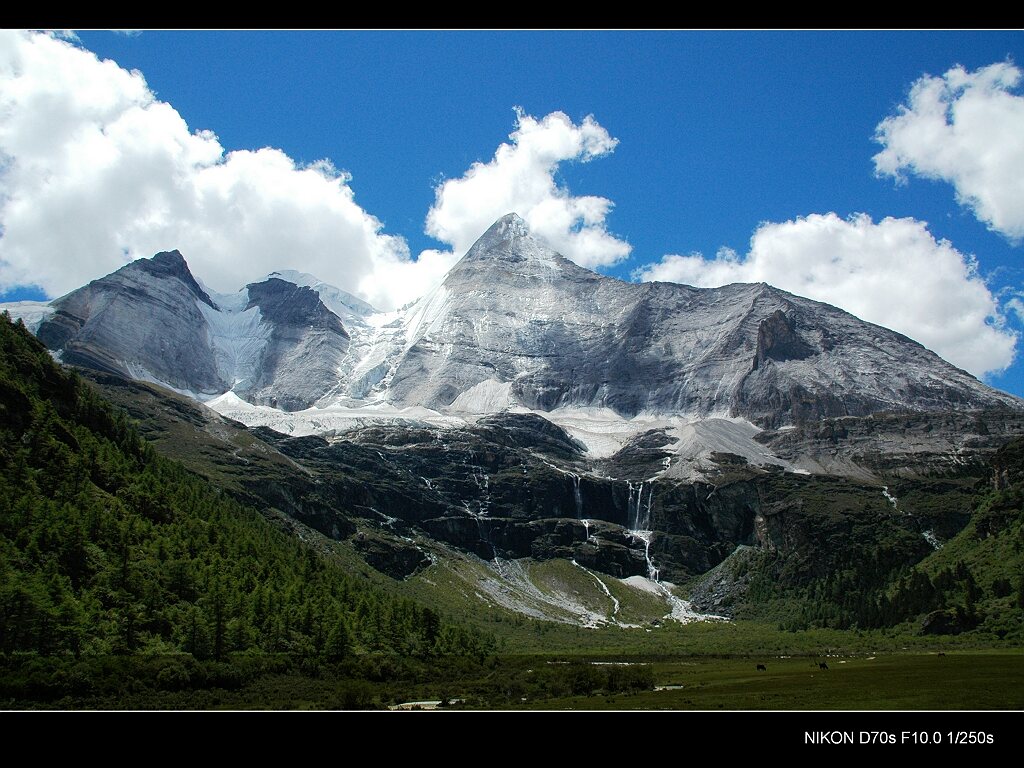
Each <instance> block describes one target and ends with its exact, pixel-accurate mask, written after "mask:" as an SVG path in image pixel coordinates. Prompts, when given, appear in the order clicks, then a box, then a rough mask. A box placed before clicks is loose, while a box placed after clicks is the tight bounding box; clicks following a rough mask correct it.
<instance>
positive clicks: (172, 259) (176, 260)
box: [150, 248, 188, 269]
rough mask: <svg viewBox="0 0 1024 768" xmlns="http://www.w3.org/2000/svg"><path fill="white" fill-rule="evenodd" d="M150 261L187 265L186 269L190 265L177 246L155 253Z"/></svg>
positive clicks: (170, 264) (177, 265)
mask: <svg viewBox="0 0 1024 768" xmlns="http://www.w3.org/2000/svg"><path fill="white" fill-rule="evenodd" d="M150 261H153V262H156V263H157V264H167V265H168V266H176V267H185V269H188V265H187V264H186V263H185V257H184V256H182V255H181V251H179V250H178V249H177V248H175V249H174V250H173V251H160V253H158V254H156V255H154V256H153V258H152V259H150Z"/></svg>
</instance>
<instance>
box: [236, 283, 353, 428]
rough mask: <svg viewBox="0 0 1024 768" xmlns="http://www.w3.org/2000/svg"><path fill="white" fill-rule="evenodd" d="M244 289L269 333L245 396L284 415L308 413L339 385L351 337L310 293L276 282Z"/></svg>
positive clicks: (258, 284) (339, 321)
mask: <svg viewBox="0 0 1024 768" xmlns="http://www.w3.org/2000/svg"><path fill="white" fill-rule="evenodd" d="M246 288H247V291H248V294H249V302H248V304H247V305H246V310H249V309H252V308H253V307H256V308H258V309H259V312H260V318H261V322H262V323H265V324H267V325H269V326H270V328H271V331H270V336H269V339H268V341H267V344H266V346H265V347H264V349H263V355H262V358H261V359H260V361H259V364H258V366H257V368H256V375H255V377H254V379H253V380H252V381H251V383H249V384H248V385H247V386H246V387H245V388H243V389H242V390H241V394H243V395H245V396H246V397H247V398H248V399H249V400H251V401H252V402H253V403H256V404H259V405H269V406H271V407H272V408H280V409H281V410H283V411H296V410H301V409H303V408H308V407H309V406H311V405H313V403H315V402H316V401H317V400H319V399H320V398H321V397H322V396H323V395H324V393H325V392H326V391H328V390H329V389H330V388H331V387H333V386H334V385H335V383H336V381H337V370H338V366H339V364H340V363H341V360H342V359H343V358H344V356H345V353H346V352H347V351H348V349H349V343H350V342H349V335H348V332H347V331H346V330H345V327H344V326H343V325H342V323H341V320H340V319H339V318H338V316H337V315H335V314H334V313H333V312H331V311H330V310H329V309H328V308H327V307H326V306H325V305H324V303H323V302H322V301H321V300H320V296H319V294H317V292H316V291H314V290H313V289H311V288H307V287H305V286H298V285H294V284H292V283H289V282H286V281H284V280H281V279H279V278H276V277H272V278H270V279H268V280H265V281H263V282H262V283H252V284H250V285H248V286H247V287H246Z"/></svg>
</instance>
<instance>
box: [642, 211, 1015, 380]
mask: <svg viewBox="0 0 1024 768" xmlns="http://www.w3.org/2000/svg"><path fill="white" fill-rule="evenodd" d="M635 277H637V278H639V279H641V280H645V281H650V280H663V281H669V282H677V283H685V284H688V285H695V286H701V287H714V286H720V285H726V284H728V283H737V282H766V283H769V284H771V285H775V286H777V287H779V288H782V289H783V290H786V291H789V292H791V293H795V294H798V295H801V296H807V297H809V298H812V299H816V300H818V301H824V302H827V303H829V304H833V305H835V306H837V307H840V308H842V309H845V310H846V311H848V312H851V313H853V314H854V315H857V316H858V317H860V318H862V319H864V320H867V321H869V322H872V323H877V324H878V325H883V326H885V327H887V328H891V329H893V330H895V331H899V332H900V333H903V334H905V335H907V336H910V337H911V338H913V339H915V340H917V341H919V342H921V343H922V344H924V345H925V346H926V347H928V348H929V349H932V350H933V351H935V352H936V353H938V354H939V355H941V356H942V357H944V358H945V359H947V360H949V361H950V362H951V363H953V364H955V365H957V366H960V367H961V368H964V369H966V370H968V371H970V372H972V373H974V374H975V375H978V376H980V375H983V374H985V373H990V372H997V371H1001V370H1004V369H1005V368H1006V367H1007V366H1009V365H1010V363H1012V362H1013V358H1014V351H1015V348H1016V344H1017V335H1016V334H1015V333H1014V332H1012V331H1011V330H1009V329H1008V328H1006V327H1005V325H1004V322H1003V321H1004V318H1003V315H1002V313H1001V311H1000V308H999V304H998V302H997V300H996V298H995V297H994V296H993V295H992V292H991V291H990V290H989V288H988V286H987V285H986V284H985V282H984V280H982V278H981V277H980V276H979V275H978V273H977V268H976V264H975V262H974V260H973V259H972V258H970V257H968V256H965V255H964V254H962V253H960V252H959V251H958V250H956V248H954V247H953V246H952V245H951V244H950V243H949V242H948V241H946V240H939V241H936V239H935V238H934V237H933V236H932V234H931V233H930V232H929V231H928V228H927V225H926V224H925V223H924V222H922V221H918V220H916V219H909V218H907V219H894V218H885V219H882V220H881V221H879V222H878V223H874V222H873V221H872V220H871V218H870V217H869V216H866V215H863V214H860V215H855V216H852V217H851V218H849V219H842V218H840V217H839V216H837V215H836V214H835V213H828V214H813V215H811V216H807V217H806V218H798V219H796V220H794V221H787V222H783V223H766V224H762V225H761V226H760V227H759V228H758V229H757V231H756V232H755V233H754V235H753V237H752V238H751V241H750V251H749V252H748V253H747V254H746V255H745V256H740V255H738V254H737V253H735V252H734V251H731V250H728V249H723V250H721V251H719V253H718V254H717V255H716V256H715V258H712V259H707V258H704V257H703V256H701V255H699V254H695V255H691V256H680V255H668V256H665V257H663V258H662V260H661V261H660V262H657V263H655V264H651V265H649V266H647V267H644V268H641V269H640V270H638V271H637V272H636V273H635Z"/></svg>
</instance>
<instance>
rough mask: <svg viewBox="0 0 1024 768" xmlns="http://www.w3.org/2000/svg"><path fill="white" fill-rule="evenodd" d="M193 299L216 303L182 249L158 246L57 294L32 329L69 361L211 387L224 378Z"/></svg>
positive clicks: (213, 389)
mask: <svg viewBox="0 0 1024 768" xmlns="http://www.w3.org/2000/svg"><path fill="white" fill-rule="evenodd" d="M197 303H202V304H205V305H206V306H208V307H210V308H211V309H216V307H215V305H214V304H213V302H212V300H211V299H210V297H209V296H208V295H207V293H206V292H205V291H204V290H203V289H202V288H201V287H200V286H199V284H198V283H197V282H196V281H195V278H193V277H192V275H191V273H189V271H188V267H187V265H186V264H185V260H184V259H183V258H182V256H181V254H180V253H178V252H177V251H170V252H166V253H158V254H157V255H156V256H154V257H153V258H152V259H140V260H139V261H133V262H132V263H131V264H127V265H126V266H124V267H122V268H121V269H119V270H117V271H116V272H114V273H112V274H110V275H107V276H106V277H104V278H101V279H99V280H94V281H93V282H91V283H89V284H88V285H87V286H85V287H83V288H80V289H78V290H77V291H72V292H71V293H69V294H68V295H66V296H64V297H62V298H59V299H56V300H55V301H53V302H52V306H53V308H54V310H55V311H54V313H53V314H52V315H51V316H50V317H48V318H46V319H45V320H43V322H42V323H41V324H40V326H39V328H38V330H37V331H36V334H37V335H38V337H39V339H40V340H41V341H42V342H43V343H44V344H46V345H47V346H48V347H49V348H50V349H52V350H55V351H59V352H60V353H61V359H62V360H63V361H64V362H66V363H69V364H72V365H81V366H84V367H87V368H93V369H96V370H100V371H108V372H112V373H120V374H122V375H126V376H130V377H134V378H142V379H147V378H148V379H152V380H159V381H162V382H166V383H168V384H170V385H171V386H174V387H177V388H179V389H187V390H191V391H193V392H199V393H216V392H220V391H223V390H224V389H225V388H226V387H227V386H228V384H227V383H226V382H225V381H223V380H222V379H221V377H220V375H219V373H218V370H217V365H216V361H215V360H214V355H213V352H212V350H211V349H210V345H209V343H208V341H207V333H206V322H205V320H204V318H203V314H202V312H200V310H199V308H198V306H197Z"/></svg>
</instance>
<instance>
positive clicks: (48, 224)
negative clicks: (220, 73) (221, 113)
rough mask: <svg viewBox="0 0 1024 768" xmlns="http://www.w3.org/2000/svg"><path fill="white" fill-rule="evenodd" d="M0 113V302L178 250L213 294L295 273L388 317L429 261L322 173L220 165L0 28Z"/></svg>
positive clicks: (278, 155) (166, 112)
mask: <svg viewBox="0 0 1024 768" xmlns="http://www.w3.org/2000/svg"><path fill="white" fill-rule="evenodd" d="M0 116H2V119H0V226H2V232H3V235H2V237H0V291H3V290H7V289H10V288H11V287H13V286H18V285H38V286H39V287H41V288H42V289H43V290H45V291H46V292H47V293H48V294H49V295H51V296H53V295H60V294H62V293H64V292H67V291H69V290H71V289H73V288H76V287H78V286H80V285H82V284H83V283H85V282H88V281H89V280H92V279H95V278H97V277H100V276H102V275H104V274H107V273H108V272H111V271H112V270H114V269H117V268H118V267H120V266H122V265H123V264H125V263H127V262H128V261H130V260H132V259H134V258H138V257H142V256H151V255H153V254H154V253H156V252H157V251H160V250H167V249H172V248H177V249H179V250H180V251H181V252H182V253H183V254H184V255H185V258H186V259H187V260H188V262H189V265H190V266H191V268H192V270H193V271H194V272H195V274H196V275H197V276H199V277H200V278H201V279H202V280H203V281H204V282H206V283H207V284H208V285H210V287H212V288H214V289H215V290H220V291H233V290H235V289H237V288H239V287H240V286H242V285H244V284H245V283H247V282H251V281H254V280H258V279H260V278H262V277H263V276H264V275H266V274H267V273H269V272H271V271H274V270H277V269H281V268H296V269H301V270H303V271H306V272H311V273H313V274H315V275H317V276H318V277H320V278H321V279H322V280H324V281H326V282H328V283H334V284H336V285H338V286H339V287H341V288H344V289H346V290H350V291H353V292H358V293H361V294H363V295H364V297H365V298H367V299H370V300H373V301H375V302H378V303H379V304H380V305H381V306H382V308H389V307H392V306H394V305H397V304H400V303H404V302H406V301H408V300H410V299H411V298H414V296H415V295H418V294H419V293H421V292H422V290H423V285H422V280H423V278H424V276H425V275H427V274H430V273H431V267H432V265H433V264H434V262H435V261H436V259H431V258H430V256H429V255H428V256H427V258H426V259H425V260H424V262H423V263H422V264H421V263H418V262H416V261H414V260H412V259H410V256H409V253H408V247H407V245H406V243H405V241H404V240H403V239H402V238H399V237H394V236H389V235H386V234H384V233H382V226H381V223H380V221H378V220H377V219H376V218H375V217H373V216H372V215H370V214H369V213H367V212H366V211H364V210H363V209H362V208H361V207H360V206H359V205H358V204H357V203H356V202H355V197H354V193H353V191H352V188H351V187H350V186H349V181H350V179H349V177H348V176H347V175H346V174H344V173H340V172H338V171H336V170H335V169H334V167H333V166H332V165H331V164H330V163H329V162H327V161H321V162H319V163H314V164H312V165H308V166H300V165H299V164H297V163H296V162H295V161H294V160H292V159H291V158H290V157H288V156H287V155H286V154H285V153H283V152H281V151H280V150H277V149H271V148H264V149H258V150H253V151H249V150H243V151H236V152H225V150H224V148H223V147H222V146H221V144H220V142H219V141H218V140H217V137H216V136H215V135H214V134H213V133H211V132H210V131H190V130H189V127H188V125H186V123H185V121H184V120H183V119H182V117H181V116H180V115H179V114H178V112H177V111H176V110H175V109H174V108H173V107H172V106H171V105H169V104H167V103H165V102H162V101H159V100H157V99H156V97H155V96H154V95H153V93H152V91H151V90H150V89H149V87H148V86H147V84H146V81H145V79H144V78H143V76H142V74H141V73H139V72H129V71H127V70H125V69H122V68H121V67H119V66H118V65H117V64H115V63H114V62H112V61H100V60H99V59H98V58H97V57H96V56H95V55H94V54H93V53H91V52H89V51H86V50H83V49H81V48H79V47H76V46H75V45H73V44H71V43H69V42H66V41H64V40H61V39H58V38H57V37H55V36H52V35H44V34H38V33H29V32H15V31H0ZM433 271H436V269H435V270H433Z"/></svg>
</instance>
